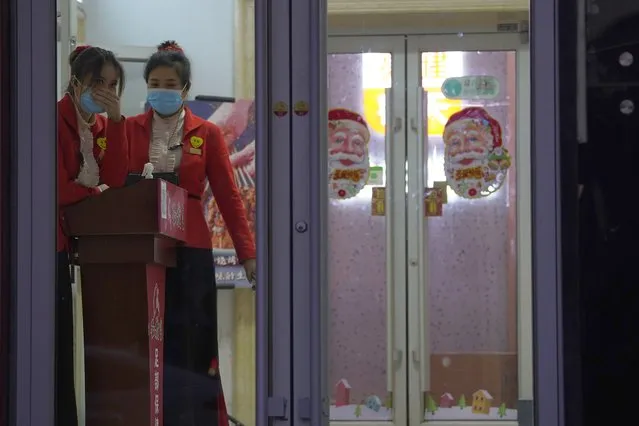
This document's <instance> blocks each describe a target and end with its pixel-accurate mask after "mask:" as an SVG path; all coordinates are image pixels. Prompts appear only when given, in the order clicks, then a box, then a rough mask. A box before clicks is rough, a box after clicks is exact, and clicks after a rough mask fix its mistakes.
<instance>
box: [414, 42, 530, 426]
mask: <svg viewBox="0 0 639 426" xmlns="http://www.w3.org/2000/svg"><path fill="white" fill-rule="evenodd" d="M406 58H407V92H406V93H407V105H408V111H407V116H408V122H409V124H408V132H407V151H406V158H407V170H408V173H407V180H408V199H407V211H406V215H407V222H406V223H407V247H408V248H407V260H408V263H407V271H408V272H407V280H408V284H407V294H408V298H407V303H408V306H407V308H408V309H407V312H408V329H407V330H408V348H409V357H408V359H409V361H408V362H409V367H408V369H407V372H408V384H409V392H408V394H409V395H410V400H409V407H410V408H409V410H410V414H409V418H410V424H411V425H418V424H421V423H427V424H429V425H433V424H443V423H440V422H445V423H446V424H450V422H451V421H452V422H455V423H454V424H456V425H457V424H461V423H463V424H467V423H472V422H482V423H481V424H482V425H484V426H485V425H492V424H495V425H496V424H500V425H503V424H518V421H522V422H521V423H522V424H530V423H527V422H525V421H523V420H522V416H523V417H526V419H528V416H529V415H531V414H532V406H531V404H532V401H531V400H532V368H533V365H532V335H531V332H532V330H531V321H532V315H531V310H532V305H531V274H530V263H531V240H530V238H531V237H530V166H529V165H530V154H529V149H530V147H529V144H530V140H529V114H528V108H527V107H525V105H526V104H527V103H528V102H529V94H528V90H529V89H528V80H527V79H528V77H527V75H528V74H527V72H528V70H527V69H525V68H527V66H528V65H527V64H528V62H527V46H525V45H524V44H523V43H522V38H521V35H520V34H517V33H506V34H481V35H477V34H470V35H465V34H454V35H429V36H416V37H409V38H408V42H407V56H406ZM508 422H510V423H508Z"/></svg>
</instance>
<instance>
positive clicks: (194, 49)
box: [82, 0, 235, 97]
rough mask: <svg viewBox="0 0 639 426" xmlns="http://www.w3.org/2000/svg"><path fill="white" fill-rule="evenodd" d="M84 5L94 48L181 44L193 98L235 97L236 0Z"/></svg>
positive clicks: (100, 0)
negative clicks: (188, 61)
mask: <svg viewBox="0 0 639 426" xmlns="http://www.w3.org/2000/svg"><path fill="white" fill-rule="evenodd" d="M82 7H83V8H84V10H85V12H86V15H87V18H86V42H87V43H88V44H91V45H96V46H103V47H106V48H110V49H113V50H116V49H117V48H118V47H119V46H140V47H152V46H156V45H158V44H160V43H161V42H163V41H165V40H175V41H177V42H178V43H179V44H180V45H181V46H182V47H183V48H184V50H185V52H186V54H187V56H188V57H189V58H190V59H191V62H192V67H193V69H192V70H193V87H192V89H191V95H192V96H195V95H210V96H229V97H232V96H234V94H233V84H234V78H233V77H234V45H235V43H234V25H235V2H234V0H181V1H175V0H83V1H82ZM129 79H130V81H132V80H134V78H131V77H130V78H129Z"/></svg>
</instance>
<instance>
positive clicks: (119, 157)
mask: <svg viewBox="0 0 639 426" xmlns="http://www.w3.org/2000/svg"><path fill="white" fill-rule="evenodd" d="M69 65H70V66H71V78H70V80H69V86H68V87H67V91H66V94H65V95H64V97H63V98H62V99H61V100H60V101H59V102H58V138H57V144H58V182H57V186H58V209H59V213H58V216H59V219H58V237H57V252H58V254H57V257H58V267H57V283H56V298H57V308H56V336H57V342H56V343H57V353H56V410H55V412H56V419H55V420H56V421H55V424H56V426H76V425H77V424H78V420H77V411H76V402H75V390H74V381H73V371H74V369H73V311H72V309H73V308H72V295H71V272H70V265H69V256H70V254H69V252H70V243H69V239H68V237H67V236H66V235H65V234H64V232H63V229H64V227H63V221H64V215H63V210H64V208H65V207H67V206H69V205H71V204H75V203H77V202H79V201H82V200H84V199H85V198H87V197H90V196H94V195H97V194H100V193H101V192H103V191H104V190H106V189H107V188H109V187H117V186H122V185H123V184H124V181H125V179H126V175H127V172H128V144H127V141H126V128H125V123H124V118H123V117H122V116H121V114H120V95H121V94H122V90H123V88H124V71H123V70H122V65H120V63H119V62H118V61H117V59H116V58H115V56H114V55H113V53H112V52H109V51H107V50H104V49H101V48H99V47H91V46H80V47H78V48H76V49H75V50H74V51H73V52H72V53H71V55H70V57H69ZM101 113H106V115H107V117H108V118H106V117H104V116H102V115H99V114H101Z"/></svg>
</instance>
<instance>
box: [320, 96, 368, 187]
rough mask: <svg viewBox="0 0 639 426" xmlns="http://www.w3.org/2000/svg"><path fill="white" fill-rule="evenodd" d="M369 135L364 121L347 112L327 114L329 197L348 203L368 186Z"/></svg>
mask: <svg viewBox="0 0 639 426" xmlns="http://www.w3.org/2000/svg"><path fill="white" fill-rule="evenodd" d="M369 141H370V131H369V130H368V125H367V124H366V121H364V118H363V117H362V116H361V115H359V114H358V113H356V112H354V111H350V110H347V109H345V108H334V109H331V110H330V111H329V112H328V181H329V183H328V194H329V197H330V198H333V199H339V200H345V199H347V198H352V197H354V196H355V195H357V194H358V193H359V192H360V191H361V190H362V189H363V188H364V187H365V186H366V183H367V182H368V169H369V158H368V142H369Z"/></svg>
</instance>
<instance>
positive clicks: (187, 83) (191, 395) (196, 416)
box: [126, 42, 255, 426]
mask: <svg viewBox="0 0 639 426" xmlns="http://www.w3.org/2000/svg"><path fill="white" fill-rule="evenodd" d="M144 79H145V80H146V82H147V88H148V96H147V101H148V103H149V105H150V106H151V109H150V110H149V111H148V112H146V113H144V114H140V115H137V116H135V117H130V118H128V119H127V125H126V127H127V138H128V140H129V170H130V171H131V172H132V173H142V172H143V170H144V169H145V165H146V164H148V163H151V164H152V165H153V171H154V172H164V173H167V172H168V173H177V175H178V178H179V184H180V186H181V187H182V188H184V189H185V190H186V191H187V192H188V199H187V204H186V215H185V217H186V241H185V243H184V245H183V246H180V247H178V249H177V265H176V267H175V268H167V272H166V289H165V314H164V386H163V389H164V395H163V398H164V426H182V425H186V424H188V425H207V426H227V425H228V417H227V412H226V406H225V403H224V394H223V392H222V384H221V380H220V373H219V370H218V365H219V363H218V359H217V358H218V345H217V296H216V289H215V273H214V265H213V255H212V250H211V248H212V244H211V233H210V231H209V228H208V226H207V224H206V220H205V219H204V211H203V207H202V193H203V192H204V188H205V184H206V181H207V180H208V182H209V184H210V186H211V189H212V191H213V196H214V197H215V200H216V202H217V205H218V207H219V209H220V211H221V213H222V216H223V218H224V221H225V223H226V226H227V229H228V230H229V233H230V235H231V238H232V239H233V244H234V245H235V250H236V252H237V256H238V258H239V259H240V261H241V262H242V264H243V265H244V268H245V269H246V275H247V277H249V279H253V278H254V275H255V244H254V243H253V237H252V236H251V232H250V231H249V225H248V221H247V220H246V212H245V209H244V203H243V201H242V198H241V196H240V194H239V191H238V189H237V186H236V184H235V178H234V174H233V168H232V167H231V162H230V159H229V153H228V150H227V148H226V143H225V142H224V137H223V135H222V132H221V131H220V129H219V128H218V127H217V126H216V125H215V124H213V123H210V122H208V121H206V120H203V119H202V118H199V117H197V116H196V115H194V114H193V113H192V112H191V111H190V110H189V108H187V107H186V106H184V99H185V98H186V96H187V93H188V91H189V89H190V87H191V64H190V62H189V59H188V58H187V57H186V56H185V55H184V52H183V51H182V49H181V48H180V47H179V46H178V45H177V44H176V43H175V42H166V43H163V44H162V45H160V46H159V47H158V51H157V52H156V53H154V54H153V55H152V56H151V57H150V58H149V60H148V61H147V63H146V67H145V70H144Z"/></svg>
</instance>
